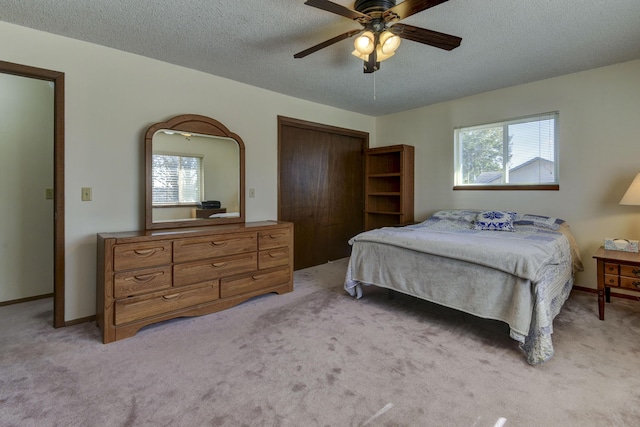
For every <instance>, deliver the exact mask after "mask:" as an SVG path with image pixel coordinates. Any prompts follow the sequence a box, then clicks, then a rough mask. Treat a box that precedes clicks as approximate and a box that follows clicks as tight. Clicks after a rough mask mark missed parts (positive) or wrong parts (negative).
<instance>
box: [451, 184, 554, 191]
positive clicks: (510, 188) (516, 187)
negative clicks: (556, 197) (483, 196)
mask: <svg viewBox="0 0 640 427" xmlns="http://www.w3.org/2000/svg"><path fill="white" fill-rule="evenodd" d="M453 189H454V190H482V191H513V190H518V191H531V190H535V191H559V190H560V185H559V184H544V185H454V187H453Z"/></svg>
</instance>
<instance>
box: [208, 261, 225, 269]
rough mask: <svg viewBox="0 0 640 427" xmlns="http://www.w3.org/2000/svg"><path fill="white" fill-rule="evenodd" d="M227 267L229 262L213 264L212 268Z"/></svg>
mask: <svg viewBox="0 0 640 427" xmlns="http://www.w3.org/2000/svg"><path fill="white" fill-rule="evenodd" d="M227 265H229V263H228V262H218V263H211V267H213V268H220V267H226V266H227Z"/></svg>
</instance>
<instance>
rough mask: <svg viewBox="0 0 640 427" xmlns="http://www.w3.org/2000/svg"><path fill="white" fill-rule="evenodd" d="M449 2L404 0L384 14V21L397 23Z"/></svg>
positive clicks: (439, 0) (440, 0)
mask: <svg viewBox="0 0 640 427" xmlns="http://www.w3.org/2000/svg"><path fill="white" fill-rule="evenodd" d="M446 1H449V0H405V1H403V2H402V3H400V4H398V5H396V6H393V7H391V8H389V9H387V10H386V11H385V12H384V15H383V16H384V21H385V22H391V21H399V20H401V19H404V18H406V17H408V16H411V15H414V14H416V13H418V12H422V11H423V10H426V9H429V8H431V7H433V6H437V5H439V4H440V3H444V2H446Z"/></svg>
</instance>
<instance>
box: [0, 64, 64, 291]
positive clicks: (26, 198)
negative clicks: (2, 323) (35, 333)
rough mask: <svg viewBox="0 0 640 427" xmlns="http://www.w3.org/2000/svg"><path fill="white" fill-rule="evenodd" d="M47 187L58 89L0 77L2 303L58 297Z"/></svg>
mask: <svg viewBox="0 0 640 427" xmlns="http://www.w3.org/2000/svg"><path fill="white" fill-rule="evenodd" d="M46 188H53V87H52V86H51V85H50V84H49V82H46V81H42V80H37V79H30V78H26V77H20V76H13V75H9V74H0V218H2V220H1V221H0V301H13V300H17V299H22V298H28V297H33V296H39V295H46V294H50V293H52V292H53V200H47V199H46V198H45V189H46ZM36 263H37V264H38V266H39V268H33V266H34V264H36Z"/></svg>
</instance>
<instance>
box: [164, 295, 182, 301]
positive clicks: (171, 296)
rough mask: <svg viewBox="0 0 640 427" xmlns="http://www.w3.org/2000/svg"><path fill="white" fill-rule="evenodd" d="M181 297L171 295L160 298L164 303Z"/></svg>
mask: <svg viewBox="0 0 640 427" xmlns="http://www.w3.org/2000/svg"><path fill="white" fill-rule="evenodd" d="M181 296H182V294H173V295H165V296H163V297H162V299H163V300H165V301H175V300H177V299H178V298H180V297H181Z"/></svg>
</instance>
